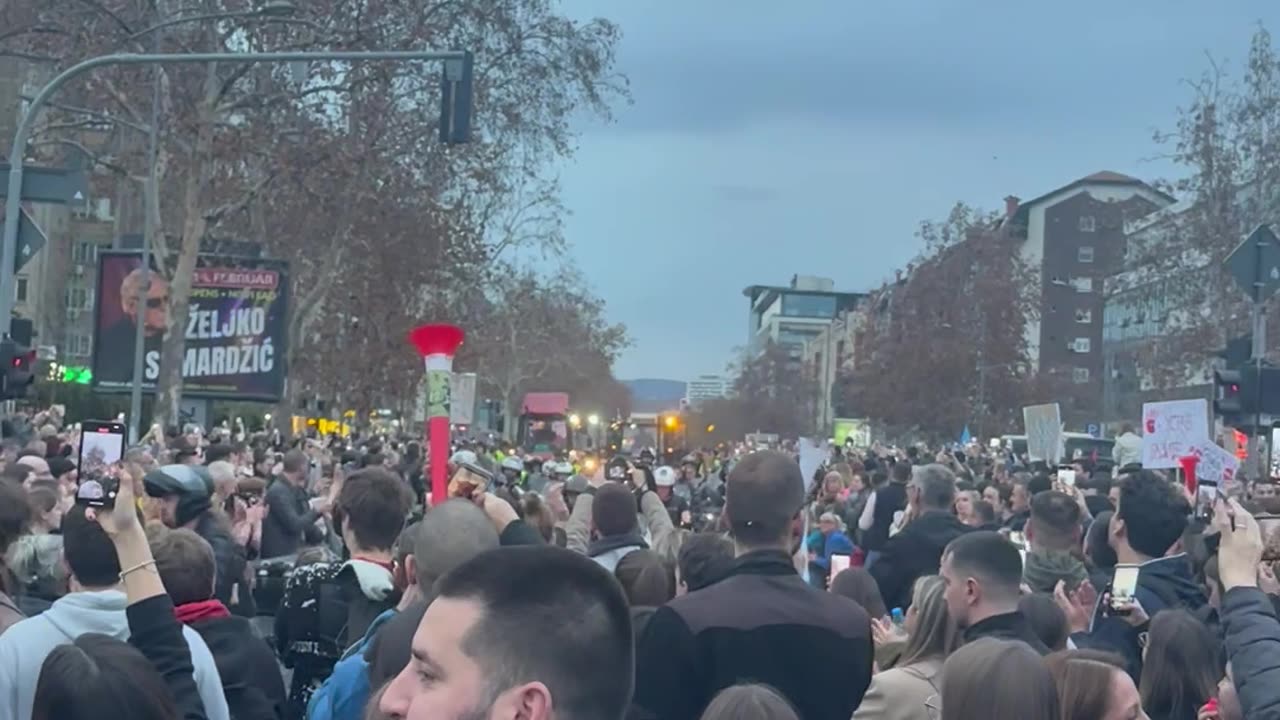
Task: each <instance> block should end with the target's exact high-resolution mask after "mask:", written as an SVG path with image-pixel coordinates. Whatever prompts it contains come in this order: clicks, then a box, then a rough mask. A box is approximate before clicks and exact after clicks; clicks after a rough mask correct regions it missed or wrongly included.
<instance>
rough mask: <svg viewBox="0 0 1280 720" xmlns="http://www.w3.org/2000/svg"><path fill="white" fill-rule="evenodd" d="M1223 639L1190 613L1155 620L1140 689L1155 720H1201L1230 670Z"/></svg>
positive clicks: (1162, 613)
mask: <svg viewBox="0 0 1280 720" xmlns="http://www.w3.org/2000/svg"><path fill="white" fill-rule="evenodd" d="M1222 663H1223V660H1222V657H1221V653H1220V652H1219V645H1218V641H1217V638H1215V637H1214V636H1213V633H1211V632H1210V631H1209V628H1207V627H1205V625H1204V623H1202V622H1200V621H1199V620H1197V619H1196V618H1195V616H1193V615H1192V614H1191V613H1189V612H1187V611H1186V610H1162V611H1160V612H1158V613H1156V615H1155V617H1153V618H1151V625H1150V629H1148V630H1147V645H1146V648H1145V649H1144V660H1143V664H1142V677H1141V679H1140V681H1139V683H1138V688H1139V690H1140V691H1141V694H1142V706H1143V707H1144V708H1145V709H1146V711H1147V714H1148V715H1150V716H1151V717H1152V718H1153V720H1196V714H1197V712H1198V711H1199V709H1200V708H1201V707H1202V706H1203V705H1204V704H1205V702H1207V701H1208V700H1209V698H1211V697H1213V696H1214V694H1215V691H1216V690H1217V687H1218V681H1219V680H1221V679H1222V676H1223V673H1224V668H1223V667H1222Z"/></svg>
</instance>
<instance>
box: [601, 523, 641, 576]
mask: <svg viewBox="0 0 1280 720" xmlns="http://www.w3.org/2000/svg"><path fill="white" fill-rule="evenodd" d="M648 548H649V544H648V543H646V542H645V541H644V538H643V537H641V536H640V533H639V532H629V533H626V534H625V535H613V536H611V537H603V538H600V539H599V540H595V541H593V542H592V543H591V544H590V545H588V546H587V557H589V558H591V559H592V560H595V561H596V563H598V564H599V565H600V566H601V567H603V568H604V569H605V570H608V571H609V572H613V571H614V570H616V569H618V563H619V562H621V561H622V558H624V557H626V556H627V555H630V554H631V553H632V552H635V551H636V550H647V549H648Z"/></svg>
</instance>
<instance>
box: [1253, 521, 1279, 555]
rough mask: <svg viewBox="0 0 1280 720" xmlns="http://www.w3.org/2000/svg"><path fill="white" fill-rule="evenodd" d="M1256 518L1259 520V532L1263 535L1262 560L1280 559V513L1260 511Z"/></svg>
mask: <svg viewBox="0 0 1280 720" xmlns="http://www.w3.org/2000/svg"><path fill="white" fill-rule="evenodd" d="M1254 519H1255V520H1257V521H1258V532H1259V534H1261V535H1262V560H1263V561H1264V562H1276V561H1280V515H1277V514H1275V513H1259V514H1257V515H1255V516H1254Z"/></svg>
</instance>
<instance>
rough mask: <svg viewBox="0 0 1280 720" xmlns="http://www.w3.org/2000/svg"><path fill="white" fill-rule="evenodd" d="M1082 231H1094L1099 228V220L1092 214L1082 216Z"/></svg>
mask: <svg viewBox="0 0 1280 720" xmlns="http://www.w3.org/2000/svg"><path fill="white" fill-rule="evenodd" d="M1079 227H1080V232H1093V231H1095V230H1097V228H1098V221H1097V220H1096V219H1094V217H1093V216H1092V215H1081V216H1080V223H1079Z"/></svg>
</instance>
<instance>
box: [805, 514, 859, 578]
mask: <svg viewBox="0 0 1280 720" xmlns="http://www.w3.org/2000/svg"><path fill="white" fill-rule="evenodd" d="M805 544H806V545H807V546H808V548H809V584H810V585H813V586H814V587H816V588H820V589H826V587H827V582H828V580H829V579H830V576H831V563H832V558H833V557H834V556H835V555H845V556H848V557H849V558H850V561H851V562H852V559H853V556H854V555H855V553H856V554H858V555H859V561H858V563H857V564H861V554H860V552H859V551H858V550H857V548H855V547H854V546H853V541H851V540H850V539H849V536H848V535H846V534H845V532H844V526H843V523H842V521H841V520H840V517H839V516H838V515H837V514H836V513H834V512H825V513H823V514H822V515H820V516H819V517H818V527H817V528H816V529H815V530H814V531H813V532H811V533H810V534H809V537H808V539H807V540H806V541H805Z"/></svg>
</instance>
